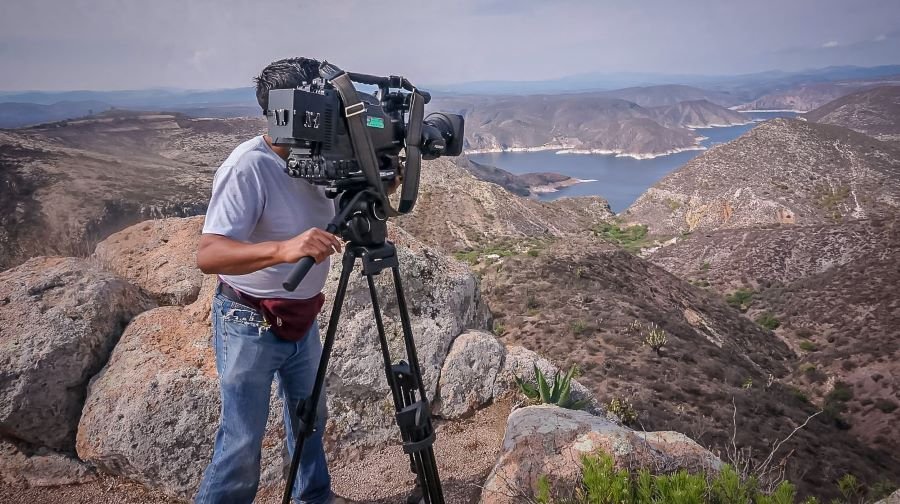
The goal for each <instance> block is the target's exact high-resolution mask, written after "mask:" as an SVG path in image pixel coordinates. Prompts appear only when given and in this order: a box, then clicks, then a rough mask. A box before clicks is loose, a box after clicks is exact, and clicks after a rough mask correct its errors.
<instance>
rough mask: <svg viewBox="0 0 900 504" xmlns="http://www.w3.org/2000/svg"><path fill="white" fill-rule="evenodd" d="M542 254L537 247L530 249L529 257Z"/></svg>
mask: <svg viewBox="0 0 900 504" xmlns="http://www.w3.org/2000/svg"><path fill="white" fill-rule="evenodd" d="M539 254H540V252H538V250H537V249H528V256H529V257H537V256H538V255H539Z"/></svg>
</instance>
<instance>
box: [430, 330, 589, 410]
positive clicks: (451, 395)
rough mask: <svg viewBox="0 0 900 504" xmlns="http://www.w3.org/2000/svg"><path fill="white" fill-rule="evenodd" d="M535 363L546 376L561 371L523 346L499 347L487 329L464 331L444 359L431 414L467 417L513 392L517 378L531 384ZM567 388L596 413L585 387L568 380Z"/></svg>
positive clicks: (533, 377)
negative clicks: (568, 386) (568, 385)
mask: <svg viewBox="0 0 900 504" xmlns="http://www.w3.org/2000/svg"><path fill="white" fill-rule="evenodd" d="M535 366H537V368H538V369H539V370H540V371H541V372H542V373H543V374H544V376H547V377H553V376H554V375H556V373H564V372H565V371H564V370H561V369H559V368H558V367H557V366H556V365H555V364H553V363H552V362H550V361H549V360H547V359H545V358H543V357H541V356H540V355H538V354H537V353H535V352H532V351H531V350H528V349H527V348H524V347H521V346H517V345H512V346H509V347H505V346H503V343H501V342H500V341H499V340H497V338H496V337H494V335H493V334H491V333H489V332H486V331H477V330H474V331H467V332H465V333H463V334H461V335H460V336H459V337H458V338H456V340H455V341H454V342H453V346H452V347H451V348H450V352H449V353H448V354H447V358H446V359H445V360H444V366H443V368H442V369H441V378H440V383H439V385H438V392H437V396H436V401H435V406H434V413H435V414H436V415H437V416H440V417H443V418H446V419H451V420H454V419H460V418H465V417H468V416H471V415H472V414H473V413H474V412H475V410H477V409H479V408H481V407H483V406H486V405H488V404H490V403H491V402H492V401H494V400H496V399H499V398H500V397H502V396H504V395H506V394H509V393H510V392H512V391H515V390H516V389H517V385H516V381H515V379H516V378H517V377H518V378H522V379H523V380H525V381H528V382H532V383H533V382H534V381H535V373H534V368H535ZM571 387H572V397H573V398H574V399H576V400H582V399H586V400H588V401H589V403H590V405H589V406H588V409H590V410H592V411H597V412H599V410H597V409H596V406H595V405H594V404H593V398H592V396H591V393H590V390H588V389H587V387H585V386H584V385H582V384H581V383H579V382H578V380H572V385H571Z"/></svg>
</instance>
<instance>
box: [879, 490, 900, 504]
mask: <svg viewBox="0 0 900 504" xmlns="http://www.w3.org/2000/svg"><path fill="white" fill-rule="evenodd" d="M875 504H900V490H897V491H896V492H894V493H892V494H891V495H889V496H887V497H886V498H885V499H883V500H880V501H878V502H876V503H875Z"/></svg>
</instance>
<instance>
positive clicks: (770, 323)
mask: <svg viewBox="0 0 900 504" xmlns="http://www.w3.org/2000/svg"><path fill="white" fill-rule="evenodd" d="M756 323H757V324H759V325H761V326H763V327H765V328H766V329H768V330H770V331H774V330H775V329H778V327H779V326H780V325H781V322H780V321H779V320H778V319H777V318H775V316H774V315H772V314H771V313H768V312H767V313H763V314H761V315H760V316H758V317H756Z"/></svg>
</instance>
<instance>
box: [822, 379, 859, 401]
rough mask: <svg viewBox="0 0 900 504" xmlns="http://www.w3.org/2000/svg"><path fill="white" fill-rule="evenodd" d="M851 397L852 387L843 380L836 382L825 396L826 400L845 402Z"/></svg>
mask: <svg viewBox="0 0 900 504" xmlns="http://www.w3.org/2000/svg"><path fill="white" fill-rule="evenodd" d="M850 399H853V389H851V388H850V385H848V384H847V383H845V382H841V381H839V382H836V383H835V384H834V388H833V389H831V392H829V393H828V395H826V396H825V400H826V401H827V402H847V401H849V400H850Z"/></svg>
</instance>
